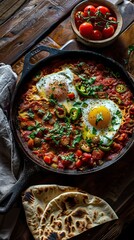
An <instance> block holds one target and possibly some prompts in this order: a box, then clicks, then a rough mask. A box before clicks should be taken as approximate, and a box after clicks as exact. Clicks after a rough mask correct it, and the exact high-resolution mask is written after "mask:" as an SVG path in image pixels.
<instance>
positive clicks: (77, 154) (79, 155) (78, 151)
mask: <svg viewBox="0 0 134 240" xmlns="http://www.w3.org/2000/svg"><path fill="white" fill-rule="evenodd" d="M75 154H76V156H77V157H81V156H82V151H81V150H79V149H78V150H77V151H76V153H75Z"/></svg>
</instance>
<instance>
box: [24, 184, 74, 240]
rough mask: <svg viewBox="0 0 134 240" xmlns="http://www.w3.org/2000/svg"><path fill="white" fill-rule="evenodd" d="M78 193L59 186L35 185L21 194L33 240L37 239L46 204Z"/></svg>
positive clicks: (70, 188) (71, 188)
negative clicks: (63, 196) (69, 194)
mask: <svg viewBox="0 0 134 240" xmlns="http://www.w3.org/2000/svg"><path fill="white" fill-rule="evenodd" d="M69 191H71V192H72V191H78V188H73V187H68V186H67V187H66V186H59V185H51V184H50V185H36V186H31V187H29V188H28V189H27V190H26V191H25V192H24V193H23V194H22V203H23V207H24V210H25V215H26V220H27V224H28V226H29V229H30V231H31V233H32V234H33V236H34V238H35V239H38V227H39V224H40V220H41V216H42V214H43V212H44V210H45V208H46V206H47V204H48V203H49V202H50V201H51V200H52V199H54V198H55V197H57V196H58V195H60V194H62V193H64V192H69Z"/></svg>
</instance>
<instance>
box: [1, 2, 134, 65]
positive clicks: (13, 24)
mask: <svg viewBox="0 0 134 240" xmlns="http://www.w3.org/2000/svg"><path fill="white" fill-rule="evenodd" d="M110 1H111V2H112V0H110ZM79 2H80V0H71V1H67V0H64V1H61V0H45V1H42V0H38V1H37V0H31V1H30V0H27V1H24V0H13V1H11V0H4V1H1V3H0V14H1V15H0V23H1V25H0V61H1V62H4V63H8V64H13V63H14V62H15V61H17V60H18V59H19V57H20V56H22V55H23V54H24V53H26V52H27V51H28V50H30V49H31V48H32V47H34V46H35V45H36V44H37V43H39V42H40V41H41V40H42V39H44V37H46V36H47V35H48V34H49V33H50V32H52V30H53V29H54V28H55V27H56V26H57V25H58V23H60V22H62V21H63V20H64V19H65V18H66V16H67V15H68V14H69V13H70V12H71V10H72V8H73V7H74V6H75V5H76V4H77V3H79ZM118 8H119V11H120V12H121V14H122V16H123V19H124V21H123V28H122V31H124V30H125V29H126V28H127V27H128V26H129V25H130V24H131V23H132V21H133V20H134V5H133V4H132V3H131V2H130V1H127V0H125V1H124V3H123V4H120V5H119V6H118ZM128 16H129V17H128Z"/></svg>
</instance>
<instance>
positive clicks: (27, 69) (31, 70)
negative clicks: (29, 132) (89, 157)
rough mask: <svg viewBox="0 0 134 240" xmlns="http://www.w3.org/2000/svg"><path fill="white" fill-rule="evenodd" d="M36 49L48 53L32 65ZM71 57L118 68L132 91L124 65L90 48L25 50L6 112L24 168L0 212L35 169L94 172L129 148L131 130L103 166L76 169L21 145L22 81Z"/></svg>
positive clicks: (132, 85) (132, 141)
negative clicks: (53, 163)
mask: <svg viewBox="0 0 134 240" xmlns="http://www.w3.org/2000/svg"><path fill="white" fill-rule="evenodd" d="M40 51H46V52H48V53H49V56H48V57H47V58H45V59H43V60H41V61H39V62H38V63H36V64H35V65H33V64H31V63H30V59H31V57H32V56H34V55H35V54H37V53H39V52H40ZM72 58H76V59H78V58H81V59H83V61H84V59H90V60H92V59H94V60H97V61H100V62H101V63H103V64H105V66H107V67H110V69H113V70H114V71H118V72H119V73H120V75H121V77H122V78H123V79H124V81H126V82H127V85H128V86H129V87H130V89H131V91H134V82H133V80H132V78H131V77H130V76H129V74H128V73H127V72H126V71H125V70H124V68H123V67H122V66H121V65H120V64H119V63H117V62H116V61H114V60H112V59H110V58H107V57H105V56H103V55H101V54H98V53H96V52H92V51H81V50H78V51H63V50H62V51H61V50H56V49H53V48H49V47H45V46H39V47H38V48H36V49H34V50H33V51H31V52H29V53H28V54H27V55H26V57H25V61H24V69H23V73H22V77H21V80H20V81H19V83H18V84H17V86H16V89H15V91H14V93H13V97H12V101H11V111H10V121H11V129H12V131H13V134H14V137H15V140H16V142H17V144H18V146H19V148H20V150H21V151H22V153H23V157H24V158H23V160H24V169H23V172H22V175H21V176H20V178H19V180H18V181H17V182H16V183H15V184H14V186H13V187H12V189H11V190H10V192H9V193H8V194H6V195H5V196H4V197H3V198H2V199H1V201H0V213H5V212H7V211H8V210H9V209H10V207H11V206H12V205H13V203H14V202H15V200H16V198H17V197H18V196H19V195H20V193H21V191H22V190H23V189H24V186H25V184H26V183H27V181H28V179H29V178H30V177H31V175H32V174H33V173H35V172H38V171H41V170H42V169H43V170H47V171H51V172H56V173H59V174H69V175H82V174H90V173H94V172H97V171H101V170H102V169H104V168H107V167H109V166H110V165H112V164H114V163H115V162H117V161H119V160H120V159H121V158H122V157H123V156H124V155H125V153H127V152H128V150H129V149H130V147H131V146H132V145H133V143H134V133H133V136H132V137H131V139H130V140H129V142H128V144H127V145H126V146H125V147H124V148H123V150H122V151H121V153H120V154H119V155H118V156H117V157H116V158H115V159H113V160H111V161H107V162H104V164H103V165H101V166H97V167H95V168H93V169H88V170H85V171H77V170H62V169H54V168H51V167H50V166H48V165H46V164H45V163H44V162H43V161H38V159H36V158H35V156H33V155H32V154H31V152H30V151H29V149H28V148H27V146H26V145H25V143H24V142H23V141H22V139H21V136H20V133H19V131H18V126H17V120H16V115H17V107H18V106H17V103H18V102H19V99H20V96H21V94H22V91H23V89H24V88H25V83H27V82H28V80H30V79H31V77H32V76H33V74H35V73H37V72H38V71H39V70H40V69H41V68H42V67H43V66H45V65H49V64H50V65H52V64H54V63H55V62H57V61H61V60H65V59H72Z"/></svg>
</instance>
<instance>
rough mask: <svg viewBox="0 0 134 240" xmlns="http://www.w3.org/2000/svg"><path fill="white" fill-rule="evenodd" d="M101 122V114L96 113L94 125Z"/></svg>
mask: <svg viewBox="0 0 134 240" xmlns="http://www.w3.org/2000/svg"><path fill="white" fill-rule="evenodd" d="M102 120H103V115H102V113H98V114H97V116H96V123H95V124H96V125H97V124H98V123H99V122H100V121H102Z"/></svg>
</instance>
